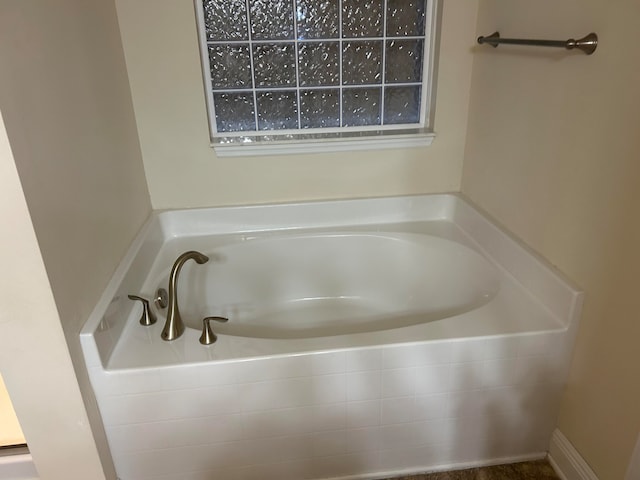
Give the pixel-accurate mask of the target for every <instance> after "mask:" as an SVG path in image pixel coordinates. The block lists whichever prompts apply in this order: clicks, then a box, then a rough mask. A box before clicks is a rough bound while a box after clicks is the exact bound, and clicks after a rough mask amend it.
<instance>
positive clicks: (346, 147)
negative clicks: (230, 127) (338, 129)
mask: <svg viewBox="0 0 640 480" xmlns="http://www.w3.org/2000/svg"><path fill="white" fill-rule="evenodd" d="M435 136H436V134H435V133H419V134H410V135H396V136H393V137H363V138H354V139H348V140H346V139H335V140H334V139H326V140H301V141H295V140H289V141H286V142H273V141H272V142H264V143H260V142H255V143H243V144H238V143H234V144H219V143H212V144H211V146H212V147H213V149H214V150H215V152H216V155H217V156H219V157H248V156H256V155H291V154H300V153H327V152H349V151H354V150H381V149H399V148H415V147H428V146H429V145H431V143H432V142H433V139H434V138H435Z"/></svg>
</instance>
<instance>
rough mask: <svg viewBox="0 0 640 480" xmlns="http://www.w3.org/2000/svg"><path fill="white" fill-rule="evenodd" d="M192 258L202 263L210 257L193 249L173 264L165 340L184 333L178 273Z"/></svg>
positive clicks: (164, 330)
mask: <svg viewBox="0 0 640 480" xmlns="http://www.w3.org/2000/svg"><path fill="white" fill-rule="evenodd" d="M192 259H193V260H195V261H196V263H199V264H200V265H202V264H203V263H207V262H208V261H209V257H207V256H206V255H203V254H202V253H200V252H196V251H193V250H191V251H189V252H184V253H183V254H182V255H180V256H179V257H178V258H177V260H176V261H175V263H174V264H173V267H172V268H171V274H170V275H169V309H168V310H167V321H166V322H165V324H164V328H163V329H162V335H161V337H162V339H163V340H166V341H171V340H175V339H176V338H178V337H179V336H180V335H182V334H183V333H184V328H185V327H184V322H183V321H182V317H181V316H180V309H179V308H178V275H179V274H180V269H181V268H182V266H183V265H184V264H185V263H186V262H187V260H192Z"/></svg>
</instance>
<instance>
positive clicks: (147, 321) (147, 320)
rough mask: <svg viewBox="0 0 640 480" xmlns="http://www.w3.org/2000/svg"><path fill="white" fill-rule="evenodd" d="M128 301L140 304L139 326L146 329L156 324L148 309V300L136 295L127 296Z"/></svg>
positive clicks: (151, 312)
mask: <svg viewBox="0 0 640 480" xmlns="http://www.w3.org/2000/svg"><path fill="white" fill-rule="evenodd" d="M129 299H131V300H136V301H140V302H142V315H141V316H140V325H144V326H145V327H148V326H149V325H153V324H154V323H156V321H157V318H156V315H155V314H154V313H153V311H151V308H150V307H149V300H147V299H146V298H142V297H139V296H137V295H129Z"/></svg>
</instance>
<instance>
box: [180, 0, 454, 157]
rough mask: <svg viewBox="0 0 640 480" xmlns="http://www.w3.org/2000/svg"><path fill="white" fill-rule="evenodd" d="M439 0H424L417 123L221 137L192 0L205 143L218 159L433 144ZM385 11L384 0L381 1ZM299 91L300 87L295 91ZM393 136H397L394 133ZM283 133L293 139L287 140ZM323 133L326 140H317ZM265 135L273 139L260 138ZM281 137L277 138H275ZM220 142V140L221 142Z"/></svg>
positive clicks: (198, 11) (200, 22) (198, 0)
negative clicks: (425, 17)
mask: <svg viewBox="0 0 640 480" xmlns="http://www.w3.org/2000/svg"><path fill="white" fill-rule="evenodd" d="M441 2H442V0H427V8H430V9H431V11H430V13H429V14H428V18H429V19H430V21H429V22H427V23H426V25H425V46H424V64H423V68H424V71H425V72H426V73H427V74H426V77H425V79H424V80H423V87H422V90H423V92H422V95H421V97H422V99H421V105H420V107H421V118H422V119H423V122H422V123H421V124H404V125H393V126H391V125H389V126H386V128H385V129H384V130H381V129H379V128H376V127H378V126H375V125H374V126H365V127H336V128H321V129H320V128H319V129H304V130H300V129H298V130H295V131H289V130H266V131H264V134H262V132H254V131H251V132H246V134H243V133H233V134H231V132H229V133H230V134H229V135H226V134H223V135H220V132H216V121H215V110H214V101H213V89H212V88H211V84H212V82H211V72H210V65H209V51H208V42H207V37H206V28H205V18H204V9H203V0H194V2H193V5H194V10H195V16H196V22H197V24H196V28H197V35H198V41H199V47H200V59H201V62H200V64H201V68H202V80H203V87H204V90H205V91H204V93H205V99H206V111H207V121H208V126H209V142H210V143H209V145H210V146H211V147H212V148H213V149H214V150H215V152H216V154H217V156H222V157H227V156H229V157H231V156H234V157H237V156H255V155H282V154H299V153H318V152H319V151H321V152H340V151H354V150H379V149H398V148H414V147H425V146H429V145H431V143H432V142H433V140H434V138H435V136H436V134H435V131H434V128H433V125H434V115H435V107H436V98H435V97H436V84H437V73H438V72H437V70H438V68H437V66H438V59H439V47H440V26H441V21H442V4H441ZM384 5H385V7H386V0H385V1H384ZM297 88H299V87H297ZM394 132H395V133H394ZM287 135H289V136H294V138H287ZM323 135H326V137H325V138H318V137H320V136H323ZM225 137H226V138H227V139H229V138H234V137H235V138H238V139H239V140H240V139H242V138H246V137H263V140H257V139H256V141H245V142H242V141H237V142H234V141H228V142H224V138H225ZM265 137H275V138H272V139H264V138H265ZM278 137H280V138H278ZM221 139H222V140H221Z"/></svg>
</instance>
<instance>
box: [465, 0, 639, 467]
mask: <svg viewBox="0 0 640 480" xmlns="http://www.w3.org/2000/svg"><path fill="white" fill-rule="evenodd" d="M639 24H640V3H638V2H637V0H619V1H615V2H600V1H596V0H588V1H581V2H578V1H569V0H561V1H558V0H553V1H552V0H544V1H541V2H531V1H528V0H527V1H525V0H510V1H509V2H504V1H498V0H481V2H480V8H479V16H478V31H477V33H478V34H479V35H482V34H489V33H491V32H493V31H494V30H499V31H500V32H501V33H502V35H503V36H512V37H513V36H521V37H525V38H536V37H538V38H555V39H566V38H569V37H571V36H575V37H579V36H582V35H586V34H587V33H588V32H590V31H596V32H597V33H598V34H599V36H600V46H599V47H598V50H597V51H596V53H595V54H594V55H593V56H591V57H588V56H585V55H583V54H581V53H579V52H578V53H576V54H571V53H569V52H564V51H556V50H548V49H535V48H531V47H530V48H524V47H507V46H500V47H498V48H497V49H495V50H494V49H492V48H490V47H478V48H477V52H476V55H475V57H476V58H475V60H474V65H473V83H472V94H471V103H470V115H469V126H468V136H467V146H466V153H465V163H464V171H463V180H462V190H463V192H464V193H465V194H467V195H468V196H469V197H470V198H471V199H472V200H473V201H475V202H477V203H478V204H480V205H481V206H482V207H484V208H485V209H487V210H488V211H489V212H490V213H491V214H492V215H494V216H495V217H496V218H497V219H498V220H499V221H500V222H502V223H503V224H505V225H506V226H507V227H508V228H509V229H510V230H512V231H513V232H515V233H516V234H517V235H518V236H520V237H521V238H522V239H524V241H525V242H527V243H528V244H529V245H531V246H532V247H533V248H535V249H536V250H538V251H539V252H540V253H542V254H543V255H544V256H545V257H547V258H548V259H549V260H550V261H551V262H553V263H554V264H556V265H557V266H558V267H559V268H560V269H561V270H563V271H564V272H566V273H567V274H568V275H569V276H570V277H572V278H573V279H574V280H575V281H576V282H577V283H578V284H579V285H580V286H582V287H583V288H584V289H585V291H586V303H585V310H584V315H583V319H582V323H581V326H580V330H579V334H578V340H577V345H576V349H575V353H574V359H573V365H572V370H571V375H570V381H569V385H568V388H567V390H566V393H565V396H564V400H563V404H562V411H561V416H560V419H559V427H560V429H561V430H562V431H563V433H564V434H565V435H566V436H567V437H568V438H569V440H570V441H571V442H572V443H573V444H574V445H575V447H576V448H577V449H578V451H579V452H580V453H581V454H582V455H583V456H584V458H585V459H586V460H587V461H588V462H589V464H590V465H591V466H592V468H593V469H594V470H595V472H596V473H597V474H598V476H599V477H600V478H601V479H607V480H617V479H622V478H623V476H624V472H625V469H626V467H627V463H628V460H629V457H630V454H631V451H632V449H633V446H634V444H635V440H636V437H637V434H638V430H639V428H640V382H639V381H638V379H639V378H640V350H639V349H638V339H640V322H639V321H638V312H639V311H640V295H638V292H637V290H638V287H639V285H638V278H640V249H639V248H638V246H639V245H640V216H639V213H638V208H639V207H640V162H639V160H640V88H638V85H639V84H640V60H639V57H638V55H637V48H636V45H638V44H639V43H640V29H638V25H639Z"/></svg>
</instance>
